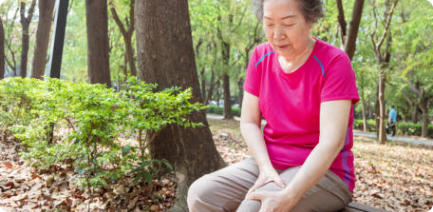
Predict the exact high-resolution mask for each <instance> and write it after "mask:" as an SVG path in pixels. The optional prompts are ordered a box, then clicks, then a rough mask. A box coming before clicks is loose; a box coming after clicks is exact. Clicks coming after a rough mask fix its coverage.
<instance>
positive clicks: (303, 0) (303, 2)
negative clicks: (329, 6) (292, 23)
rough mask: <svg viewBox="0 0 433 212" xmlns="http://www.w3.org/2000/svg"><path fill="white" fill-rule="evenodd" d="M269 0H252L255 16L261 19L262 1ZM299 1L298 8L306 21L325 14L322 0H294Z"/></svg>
mask: <svg viewBox="0 0 433 212" xmlns="http://www.w3.org/2000/svg"><path fill="white" fill-rule="evenodd" d="M265 1H269V0H252V3H251V7H252V9H253V12H254V14H255V15H256V17H257V18H258V19H259V20H260V21H262V19H263V3H264V2H265ZM296 1H297V2H298V3H299V7H300V8H299V9H300V11H301V12H302V15H303V16H304V18H305V20H306V21H307V22H311V23H315V22H317V21H318V20H319V19H320V18H322V17H323V16H325V13H324V11H323V2H322V0H296Z"/></svg>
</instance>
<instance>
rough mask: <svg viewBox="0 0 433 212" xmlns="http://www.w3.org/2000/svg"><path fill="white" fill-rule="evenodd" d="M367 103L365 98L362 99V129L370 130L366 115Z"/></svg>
mask: <svg viewBox="0 0 433 212" xmlns="http://www.w3.org/2000/svg"><path fill="white" fill-rule="evenodd" d="M365 105H366V103H365V101H364V100H362V101H361V109H362V131H364V132H368V125H367V115H366V111H365V110H366V106H365Z"/></svg>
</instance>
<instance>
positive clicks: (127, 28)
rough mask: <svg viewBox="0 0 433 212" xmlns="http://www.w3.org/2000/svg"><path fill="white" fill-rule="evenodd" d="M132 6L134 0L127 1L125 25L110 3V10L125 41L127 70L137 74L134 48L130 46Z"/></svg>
mask: <svg viewBox="0 0 433 212" xmlns="http://www.w3.org/2000/svg"><path fill="white" fill-rule="evenodd" d="M134 7H135V0H131V1H130V2H129V21H128V19H127V21H126V24H125V25H124V24H123V23H122V21H121V20H120V18H119V15H118V14H117V11H116V9H115V8H114V5H110V11H111V14H112V16H113V19H114V22H116V24H117V26H118V27H119V29H120V32H121V34H122V37H123V41H124V42H125V50H126V58H127V61H128V64H129V70H130V71H131V75H132V76H137V68H136V66H135V60H134V49H133V48H132V35H133V33H134V30H135V23H134V22H135V17H134ZM125 76H126V75H125Z"/></svg>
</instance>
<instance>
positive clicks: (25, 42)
mask: <svg viewBox="0 0 433 212" xmlns="http://www.w3.org/2000/svg"><path fill="white" fill-rule="evenodd" d="M35 5H36V0H32V3H31V4H30V7H29V10H28V11H27V16H26V2H25V1H23V0H21V5H20V22H21V26H22V28H23V29H22V30H23V31H22V49H21V66H20V76H21V77H26V76H27V57H28V53H29V39H30V36H29V27H30V21H31V20H32V18H33V13H34V11H35Z"/></svg>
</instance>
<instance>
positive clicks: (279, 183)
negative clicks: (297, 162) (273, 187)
mask: <svg viewBox="0 0 433 212" xmlns="http://www.w3.org/2000/svg"><path fill="white" fill-rule="evenodd" d="M273 181H274V182H275V184H277V186H279V187H281V188H284V187H286V183H284V180H283V179H282V178H281V177H280V176H278V177H275V178H274V180H273Z"/></svg>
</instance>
